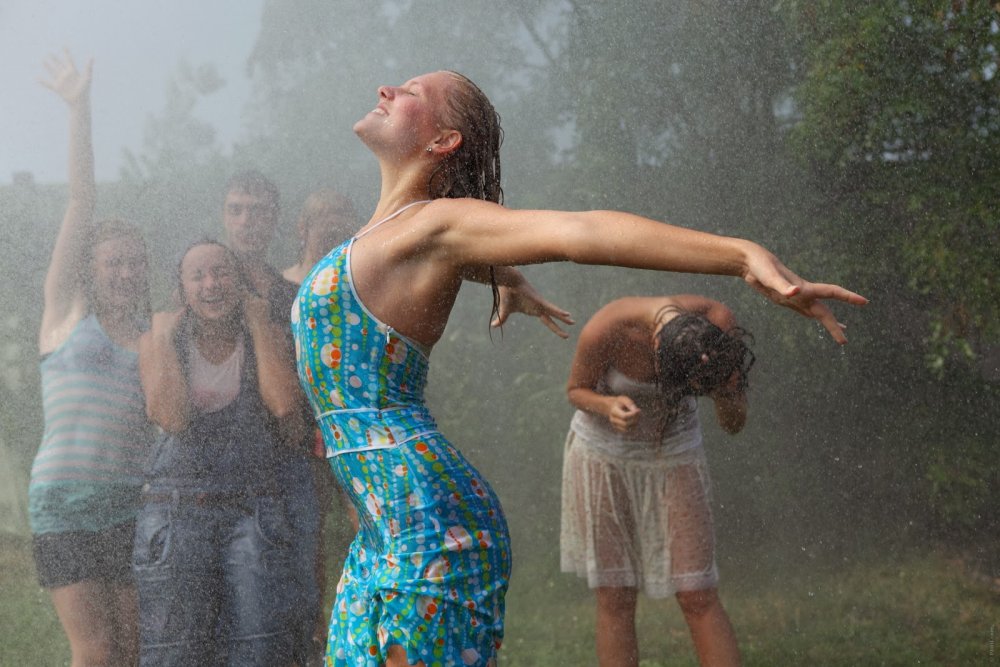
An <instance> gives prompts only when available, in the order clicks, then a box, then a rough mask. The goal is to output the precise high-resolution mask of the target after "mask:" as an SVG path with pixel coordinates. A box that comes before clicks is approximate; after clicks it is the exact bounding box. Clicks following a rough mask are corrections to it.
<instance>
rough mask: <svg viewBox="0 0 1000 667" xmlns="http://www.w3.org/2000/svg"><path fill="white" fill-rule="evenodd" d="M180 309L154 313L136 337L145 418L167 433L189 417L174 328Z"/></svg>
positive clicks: (178, 322)
mask: <svg viewBox="0 0 1000 667" xmlns="http://www.w3.org/2000/svg"><path fill="white" fill-rule="evenodd" d="M183 316H184V310H183V309H181V310H177V311H174V312H166V313H156V314H154V315H153V320H152V323H151V324H150V328H149V331H147V332H146V333H144V334H143V335H142V337H141V338H139V379H140V380H141V382H142V392H143V394H144V395H145V397H146V414H147V415H148V416H149V419H150V420H151V421H152V422H153V423H155V424H157V425H158V426H160V428H162V429H163V430H164V431H167V432H168V433H179V432H180V431H183V430H184V429H185V428H187V426H188V423H189V421H190V419H191V401H190V398H189V394H188V384H187V378H186V377H185V375H184V370H183V368H182V366H181V361H180V357H179V356H178V353H177V331H178V328H179V327H180V326H181V322H182V319H183Z"/></svg>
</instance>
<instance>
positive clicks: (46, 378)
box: [28, 314, 152, 534]
mask: <svg viewBox="0 0 1000 667" xmlns="http://www.w3.org/2000/svg"><path fill="white" fill-rule="evenodd" d="M41 375H42V401H43V406H44V414H45V431H44V433H43V435H42V444H41V446H40V447H39V449H38V453H37V454H36V455H35V461H34V463H33V465H32V467H31V482H30V484H29V486H28V516H29V519H30V521H31V529H32V532H34V533H36V534H38V533H48V532H68V531H76V530H88V531H97V530H103V529H105V528H108V527H111V526H114V525H117V524H119V523H122V522H124V521H128V520H130V519H132V518H134V516H135V512H136V508H137V506H138V493H139V489H140V487H141V485H142V481H143V479H142V472H143V465H144V463H145V457H146V452H147V449H148V445H149V443H150V441H151V437H152V428H151V426H150V423H149V421H148V420H147V418H146V405H145V400H144V398H143V394H142V386H141V385H140V383H139V356H138V354H137V353H135V352H133V351H131V350H126V349H124V348H122V347H119V346H118V345H117V344H115V343H114V342H113V341H112V340H111V339H110V338H108V336H107V334H106V333H105V332H104V330H103V329H102V328H101V325H100V323H99V322H98V321H97V317H96V316H94V315H93V314H91V315H88V316H87V317H85V318H84V319H83V320H81V321H80V323H79V324H77V326H76V328H74V329H73V332H72V333H71V334H70V336H69V338H68V339H67V340H66V342H65V343H63V344H62V345H61V346H60V347H59V348H58V349H56V351H54V352H53V353H52V354H50V355H48V356H46V357H45V358H44V359H43V360H42V363H41Z"/></svg>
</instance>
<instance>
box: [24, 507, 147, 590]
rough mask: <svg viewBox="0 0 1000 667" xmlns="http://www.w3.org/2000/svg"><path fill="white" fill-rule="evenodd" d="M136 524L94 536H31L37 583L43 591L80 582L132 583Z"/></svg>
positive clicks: (76, 533) (80, 533) (75, 533)
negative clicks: (133, 540) (133, 543)
mask: <svg viewBox="0 0 1000 667" xmlns="http://www.w3.org/2000/svg"><path fill="white" fill-rule="evenodd" d="M134 535H135V522H134V521H126V522H125V523H120V524H118V525H117V526H112V527H110V528H106V529H104V530H100V531H96V532H91V531H89V530H77V531H72V532H67V533H41V534H38V535H32V538H31V550H32V554H33V555H34V557H35V569H36V570H37V572H38V583H39V584H41V586H42V588H59V587H61V586H69V585H70V584H76V583H79V582H81V581H91V580H96V581H108V582H112V583H118V584H122V585H130V584H131V583H132V568H131V560H132V538H133V536H134Z"/></svg>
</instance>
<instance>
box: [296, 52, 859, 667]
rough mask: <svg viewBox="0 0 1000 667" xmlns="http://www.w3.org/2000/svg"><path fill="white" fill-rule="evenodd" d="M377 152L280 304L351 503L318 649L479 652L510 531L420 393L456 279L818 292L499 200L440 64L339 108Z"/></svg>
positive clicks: (484, 649) (349, 655)
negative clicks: (650, 277) (557, 267)
mask: <svg viewBox="0 0 1000 667" xmlns="http://www.w3.org/2000/svg"><path fill="white" fill-rule="evenodd" d="M354 131H355V133H356V134H357V135H358V137H359V138H360V139H361V140H362V141H363V142H364V143H365V144H366V145H367V146H368V147H369V148H370V149H371V151H372V152H373V153H374V154H375V157H376V158H377V159H378V161H379V167H380V170H381V181H382V185H381V194H380V197H379V201H378V204H377V205H376V207H375V211H374V214H373V216H372V218H371V220H370V221H369V222H368V223H367V224H365V225H364V226H363V227H362V229H361V230H360V231H359V232H358V233H357V234H356V235H355V236H354V237H353V238H352V239H350V240H348V241H346V242H345V243H343V244H342V245H340V246H338V247H337V248H335V249H334V250H333V251H332V252H331V253H330V254H329V255H327V256H326V257H325V258H324V259H323V260H321V261H320V262H319V263H318V264H317V265H316V266H315V267H314V268H313V270H312V271H311V272H310V273H309V275H307V276H306V277H305V279H304V281H303V284H302V289H301V290H300V292H299V297H298V300H297V302H296V305H295V307H294V308H293V315H292V318H293V323H292V327H293V330H294V331H295V335H296V352H297V355H298V364H299V376H300V379H301V381H302V383H303V386H304V387H305V389H306V393H307V395H308V396H309V397H310V400H311V402H312V406H313V410H314V412H315V414H316V417H317V420H318V422H319V425H320V428H321V430H322V431H323V435H324V439H325V441H326V448H327V456H328V458H330V463H331V466H332V467H333V469H334V472H335V474H336V475H337V476H338V478H339V479H340V481H341V483H342V484H343V486H344V487H345V488H346V489H347V491H348V492H349V493H350V494H351V497H352V499H353V501H354V503H355V506H356V507H357V509H358V513H359V515H360V520H361V531H360V533H359V535H358V538H357V539H356V540H355V542H354V544H353V545H352V548H351V552H350V554H349V556H348V559H347V562H346V564H345V568H344V573H343V575H342V578H341V581H340V584H339V586H338V594H337V601H336V605H335V608H334V610H333V615H332V620H331V632H330V639H329V644H328V657H329V659H330V660H331V661H332V664H334V665H347V664H350V665H356V664H370V665H373V666H374V665H382V664H385V665H389V666H398V665H408V664H409V665H426V666H427V667H430V666H431V665H437V664H442V665H443V664H459V665H462V664H465V665H488V664H493V663H494V662H495V656H496V650H497V648H498V647H499V645H500V641H501V639H502V636H503V608H504V607H503V602H504V595H505V592H506V590H507V585H508V581H509V573H510V543H509V537H508V533H507V527H506V523H505V521H504V518H503V512H502V510H501V508H500V503H499V501H498V499H497V497H496V495H495V494H494V493H493V491H492V490H491V489H490V487H489V485H488V484H487V483H486V482H485V480H483V478H482V477H481V476H480V475H479V474H478V473H477V472H476V471H475V469H474V468H473V467H472V466H471V465H470V464H469V463H468V462H467V461H466V460H465V459H464V458H463V457H462V456H461V454H460V453H459V452H458V451H457V450H456V449H455V448H454V447H453V446H452V445H451V444H450V443H448V441H447V440H445V439H444V437H443V436H442V435H441V434H440V432H439V431H438V430H437V428H436V426H435V424H434V420H433V418H432V417H431V415H430V413H429V412H428V411H427V408H426V406H425V405H424V402H423V388H424V384H425V382H426V373H427V364H428V355H429V353H430V351H431V349H432V348H433V346H434V344H435V343H437V341H438V339H439V338H440V337H441V335H442V333H443V331H444V328H445V325H446V324H447V322H448V317H449V315H450V313H451V309H452V307H453V305H454V303H455V299H456V297H457V295H458V291H459V289H460V287H461V285H462V283H463V282H464V281H465V280H477V281H480V282H493V283H494V285H499V286H502V287H507V288H511V290H512V291H511V292H510V295H511V296H510V300H509V301H507V302H506V303H504V304H501V306H502V307H503V308H504V312H503V313H501V316H505V315H506V313H507V312H512V311H519V310H520V311H527V312H530V313H531V314H536V315H539V316H540V317H542V318H543V320H545V321H547V323H548V324H549V325H550V326H552V327H556V323H555V321H554V320H556V319H564V318H566V317H567V316H566V314H565V313H564V312H563V311H560V310H558V309H556V308H554V307H552V306H551V305H550V304H547V303H546V302H544V301H541V300H539V299H537V298H533V297H537V295H535V294H533V292H532V291H531V290H530V286H528V285H527V284H526V283H525V281H524V279H523V277H522V276H521V274H520V273H518V272H517V271H516V270H514V269H511V268H509V267H512V266H516V265H522V264H533V263H540V262H554V261H572V262H576V263H580V264H606V265H618V266H625V267H634V268H645V269H656V270H661V271H685V272H697V273H715V274H723V275H731V276H736V277H740V278H742V279H743V280H745V281H746V282H747V283H748V284H749V285H750V286H752V287H753V288H755V289H756V290H758V291H760V292H761V293H763V294H764V295H766V296H767V297H768V298H769V299H771V300H772V301H774V302H775V303H778V304H779V305H783V306H786V307H788V308H791V309H792V310H794V311H796V312H798V313H800V314H802V315H805V316H807V317H811V318H814V319H817V320H819V321H820V322H821V323H822V324H823V326H825V327H826V329H827V330H828V331H829V332H830V334H831V335H832V336H833V338H834V339H835V340H837V341H838V342H841V343H842V342H845V338H844V334H843V327H842V325H840V324H839V323H838V322H837V320H836V318H835V317H834V315H833V313H832V312H831V311H830V309H829V308H828V307H827V306H826V305H825V303H824V301H823V300H824V299H833V300H840V301H845V302H848V303H851V304H857V305H860V304H863V303H865V299H864V298H863V297H861V296H860V295H857V294H854V293H852V292H849V291H848V290H846V289H843V288H841V287H839V286H836V285H826V284H817V283H811V282H808V281H805V280H803V279H802V278H800V277H799V276H797V275H796V274H795V273H793V272H792V271H791V270H789V269H788V268H787V267H785V265H784V264H782V263H781V262H780V261H779V260H778V259H777V258H776V257H775V256H774V255H773V254H771V253H770V252H768V251H767V250H766V249H764V248H763V247H761V246H759V245H757V244H755V243H752V242H750V241H745V240H741V239H735V238H724V237H720V236H715V235H712V234H706V233H702V232H697V231H692V230H688V229H684V228H679V227H674V226H670V225H667V224H663V223H660V222H657V221H654V220H650V219H648V218H643V217H640V216H637V215H631V214H628V213H623V212H618V211H589V212H570V211H543V210H514V209H509V208H506V207H504V206H503V204H502V190H501V188H500V162H499V149H500V143H501V139H502V131H501V129H500V124H499V117H498V116H497V114H496V112H495V110H494V109H493V106H492V105H491V104H490V102H489V100H488V99H487V98H486V96H485V95H484V94H483V93H482V92H481V91H480V90H479V89H478V88H477V87H476V86H475V85H474V84H473V83H472V82H471V81H469V80H468V79H467V78H465V77H463V76H461V75H459V74H456V73H453V72H447V71H440V72H433V73H430V74H424V75H422V76H418V77H416V78H413V79H410V80H409V81H407V82H406V83H404V84H403V85H401V86H382V87H380V88H379V89H378V99H377V102H376V105H375V107H374V108H373V109H372V110H371V111H370V112H369V113H367V114H366V115H365V116H364V117H363V118H362V119H361V120H359V121H358V122H357V123H356V124H355V125H354Z"/></svg>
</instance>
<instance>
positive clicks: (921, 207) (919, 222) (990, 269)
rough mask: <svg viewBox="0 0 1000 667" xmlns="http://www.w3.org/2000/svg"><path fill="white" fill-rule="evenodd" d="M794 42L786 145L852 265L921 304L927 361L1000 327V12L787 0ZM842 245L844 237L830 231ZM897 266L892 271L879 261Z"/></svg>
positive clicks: (899, 1) (981, 341)
mask: <svg viewBox="0 0 1000 667" xmlns="http://www.w3.org/2000/svg"><path fill="white" fill-rule="evenodd" d="M789 5H790V6H792V8H793V9H794V19H795V26H796V27H797V29H798V31H799V34H800V35H801V38H802V41H803V42H804V44H805V49H804V51H805V53H806V57H805V61H804V67H805V71H804V73H803V78H802V82H801V85H800V86H799V88H798V90H797V95H796V99H797V101H798V104H799V108H800V109H801V113H802V118H801V122H799V123H798V124H797V125H796V127H795V130H794V139H795V142H796V147H797V149H798V150H799V151H800V152H801V155H802V158H803V160H804V161H806V162H807V163H808V164H809V166H810V168H811V170H812V172H813V173H814V175H815V177H816V183H817V185H818V187H819V188H820V189H821V190H822V192H823V193H824V195H825V199H826V202H827V204H828V208H827V212H826V215H825V216H824V218H825V222H826V223H827V225H828V230H829V231H828V233H827V234H826V237H827V238H828V239H830V240H831V241H832V242H834V243H836V239H838V238H840V239H851V240H861V241H862V243H863V247H864V248H865V250H866V253H867V254H869V256H870V257H871V258H873V259H876V260H877V261H874V262H869V263H867V266H866V265H865V264H864V263H861V262H858V263H857V266H855V267H853V272H855V273H858V274H861V275H865V274H867V275H865V282H866V283H867V284H870V285H872V286H873V287H878V286H880V283H881V284H885V282H888V283H889V284H890V285H892V287H893V289H892V290H890V295H891V297H892V298H902V299H905V300H907V301H909V302H910V303H911V304H913V305H914V309H915V310H922V311H926V312H927V313H928V314H929V315H930V317H929V318H928V319H927V321H926V322H925V323H924V327H925V328H924V330H923V332H922V333H923V336H924V337H925V338H926V339H927V340H928V342H929V347H928V348H926V351H927V352H928V353H929V358H930V361H931V363H932V365H934V366H935V367H937V368H940V367H941V366H942V365H943V363H944V361H945V358H946V357H945V354H946V353H947V352H948V351H949V348H950V347H953V345H952V344H956V345H957V346H958V347H959V348H960V349H963V350H964V351H965V352H966V354H967V355H969V356H971V355H972V354H973V353H974V352H981V351H983V348H984V346H986V345H988V344H990V343H994V344H995V343H997V342H998V339H1000V290H998V289H997V284H998V279H1000V220H998V217H1000V214H998V203H1000V77H998V76H997V67H998V64H1000V60H998V58H1000V54H998V47H1000V25H998V20H1000V15H998V13H997V8H996V6H995V5H992V4H990V3H986V2H961V1H954V2H948V3H946V2H935V3H924V2H909V1H906V0H894V1H892V2H878V3H868V2H860V1H854V0H836V1H834V0H826V1H824V2H809V3H789ZM837 247H843V243H842V242H841V243H839V244H837ZM886 274H895V275H888V276H887V275H886Z"/></svg>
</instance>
